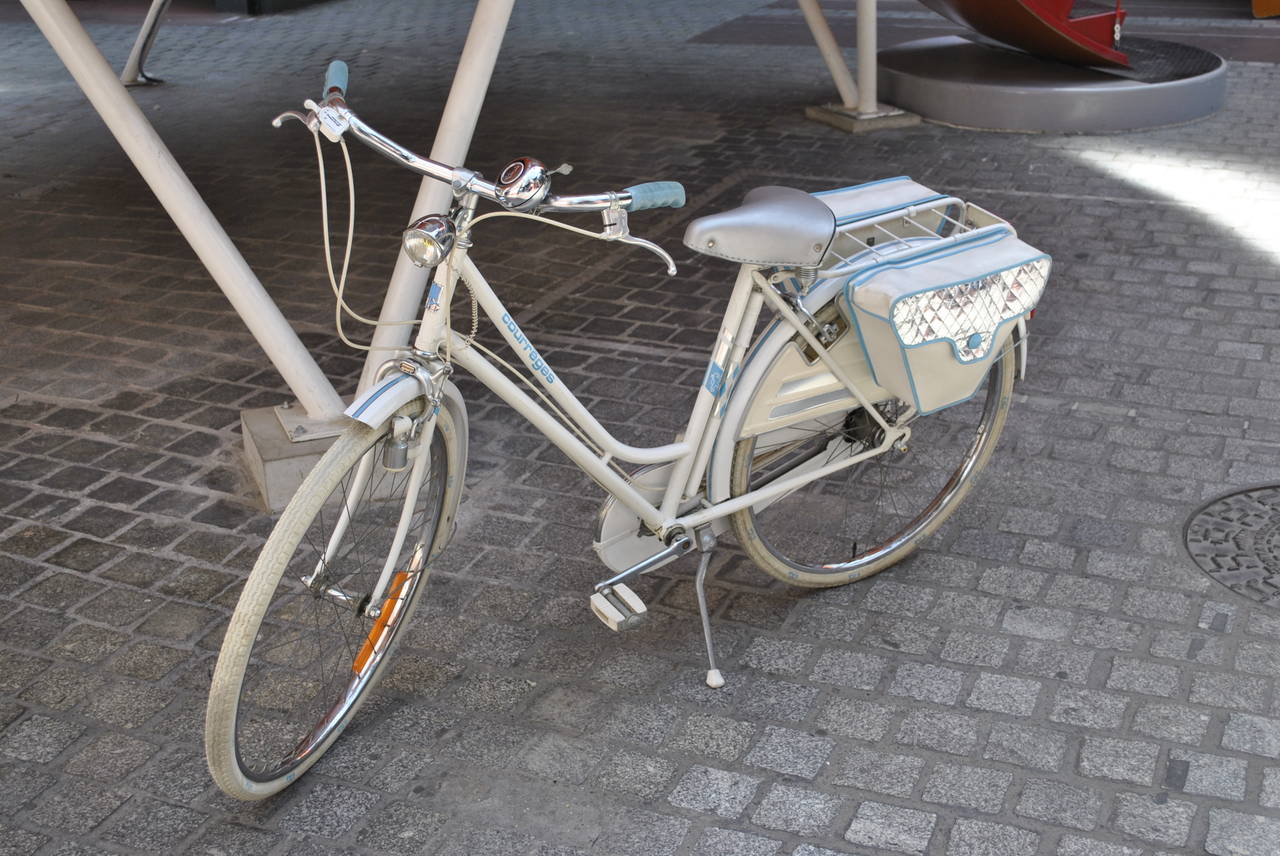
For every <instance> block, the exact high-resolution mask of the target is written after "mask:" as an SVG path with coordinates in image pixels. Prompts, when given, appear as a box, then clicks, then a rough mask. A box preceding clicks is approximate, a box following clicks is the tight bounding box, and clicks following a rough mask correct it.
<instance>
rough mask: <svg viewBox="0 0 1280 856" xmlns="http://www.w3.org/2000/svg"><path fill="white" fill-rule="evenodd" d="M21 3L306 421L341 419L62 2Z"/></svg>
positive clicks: (281, 321)
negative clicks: (303, 410) (268, 360)
mask: <svg viewBox="0 0 1280 856" xmlns="http://www.w3.org/2000/svg"><path fill="white" fill-rule="evenodd" d="M22 5H23V6H25V7H26V9H27V11H28V12H29V13H30V14H31V17H32V18H33V19H34V20H35V22H36V26H38V27H39V28H40V31H41V32H42V33H44V37H45V38H46V39H48V40H49V44H51V45H52V46H53V49H54V50H55V51H57V54H58V57H59V58H60V59H61V60H62V62H63V64H64V65H66V67H67V70H68V71H70V72H71V75H72V77H74V78H75V80H76V83H78V84H79V85H80V88H81V89H82V90H84V94H85V95H86V96H88V98H89V102H90V103H91V104H93V107H94V109H95V110H97V111H98V115H99V116H101V117H102V121H104V122H106V124H107V127H108V128H109V129H110V130H111V133H112V134H114V135H115V138H116V140H117V141H118V142H119V143H120V145H121V147H122V148H123V149H124V150H125V153H126V154H127V155H128V156H129V159H130V160H131V161H133V165H134V166H135V167H137V169H138V172H140V173H141V174H142V177H143V179H145V180H146V182H147V185H148V186H149V187H150V188H151V190H152V192H154V193H155V195H156V197H157V198H158V199H159V200H160V204H161V205H162V206H164V209H165V211H167V212H168V214H169V216H170V217H172V218H173V221H174V223H176V224H177V226H178V229H179V231H181V232H182V235H183V237H185V238H186V239H187V241H188V242H189V243H190V244H191V248H192V249H193V250H195V251H196V255H197V256H199V257H200V261H201V262H203V263H204V266H205V267H206V268H208V270H209V273H210V274H211V275H212V276H213V279H214V281H215V282H217V284H218V286H219V287H220V288H221V289H222V291H223V293H224V294H226V296H227V299H228V300H230V301H231V305H232V306H233V307H234V308H235V310H236V312H237V313H238V314H239V315H240V317H241V319H243V320H244V323H245V324H246V325H247V326H248V327H249V331H250V332H251V333H253V335H254V338H256V339H257V340H258V344H259V345H261V346H262V349H263V350H264V351H266V352H267V356H268V357H270V358H271V362H272V363H273V364H274V365H275V367H276V370H277V371H279V372H280V374H281V375H282V376H283V377H284V380H285V382H286V383H287V384H289V388H290V389H292V390H293V393H294V395H296V396H297V397H298V400H299V401H300V402H302V406H303V407H305V408H306V410H307V415H308V416H310V417H312V418H314V419H330V418H334V417H336V416H337V415H338V414H340V413H341V412H342V399H340V398H339V397H338V394H337V393H336V392H334V389H333V385H332V384H330V383H329V381H328V379H326V378H325V376H324V373H323V372H321V371H320V368H319V366H317V365H316V363H315V360H313V359H312V358H311V355H310V354H309V353H307V349H306V348H305V347H303V345H302V342H300V341H299V340H298V337H297V334H295V333H294V331H293V328H292V327H290V326H289V322H288V321H286V320H285V318H284V316H283V315H281V314H280V309H279V308H278V307H277V306H276V305H275V303H274V302H272V300H271V297H270V296H269V295H268V294H267V292H266V290H265V289H264V288H263V287H262V283H260V282H258V278H257V277H256V276H254V274H253V271H251V270H250V269H249V265H248V264H247V263H246V262H245V260H244V257H243V256H241V255H240V251H239V250H237V249H236V247H235V244H233V243H232V242H231V239H230V238H229V237H227V233H226V232H225V231H223V229H222V226H221V224H219V223H218V221H217V219H215V218H214V216H213V212H211V211H210V210H209V207H208V206H207V205H206V204H205V202H204V200H203V199H201V198H200V194H199V193H197V192H196V189H195V187H193V186H192V184H191V181H190V179H188V178H187V176H186V174H185V173H184V172H183V171H182V168H181V167H180V166H178V162H177V161H175V160H174V158H173V155H172V154H170V152H169V150H168V149H167V148H165V145H164V142H163V141H162V140H161V139H160V136H159V134H157V133H156V130H155V128H153V127H151V124H150V123H149V122H148V121H147V120H146V117H145V116H143V114H142V111H141V110H140V109H138V105H137V104H135V103H134V101H133V99H132V98H130V97H129V93H128V92H126V91H125V88H124V84H122V83H121V82H120V80H119V79H118V78H117V77H116V75H115V72H114V71H112V69H111V67H110V66H109V65H108V64H107V60H106V59H105V58H104V57H103V56H102V53H101V52H100V51H99V50H98V48H97V46H96V45H95V44H94V43H93V40H92V39H90V38H89V34H88V33H86V32H85V31H84V27H82V26H81V25H80V21H79V20H78V19H77V18H76V16H75V15H74V14H73V13H72V12H71V10H70V9H69V8H68V7H67V3H66V0H22Z"/></svg>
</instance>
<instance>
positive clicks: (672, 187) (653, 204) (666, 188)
mask: <svg viewBox="0 0 1280 856" xmlns="http://www.w3.org/2000/svg"><path fill="white" fill-rule="evenodd" d="M626 192H627V193H630V194H631V204H630V205H628V206H626V208H627V210H628V211H643V210H645V209H646V208H683V207H684V185H683V184H681V183H680V182H678V181H647V182H645V183H644V184H636V185H633V186H632V187H628V188H626Z"/></svg>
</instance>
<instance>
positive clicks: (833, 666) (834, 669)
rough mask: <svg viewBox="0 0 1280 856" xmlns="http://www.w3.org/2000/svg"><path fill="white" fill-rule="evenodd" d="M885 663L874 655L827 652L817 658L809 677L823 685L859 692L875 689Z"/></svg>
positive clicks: (852, 652)
mask: <svg viewBox="0 0 1280 856" xmlns="http://www.w3.org/2000/svg"><path fill="white" fill-rule="evenodd" d="M886 664H887V661H886V660H885V658H883V657H877V656H875V655H874V654H863V653H860V652H856V651H827V652H826V653H825V654H823V655H822V656H821V657H819V658H818V662H817V664H816V665H815V666H814V667H813V671H812V672H811V673H810V675H809V677H810V678H811V679H812V680H815V681H818V682H820V683H824V684H836V685H838V686H842V687H852V688H855V689H860V690H870V689H875V687H876V685H877V684H879V683H880V676H881V675H882V674H884V671H885V667H886Z"/></svg>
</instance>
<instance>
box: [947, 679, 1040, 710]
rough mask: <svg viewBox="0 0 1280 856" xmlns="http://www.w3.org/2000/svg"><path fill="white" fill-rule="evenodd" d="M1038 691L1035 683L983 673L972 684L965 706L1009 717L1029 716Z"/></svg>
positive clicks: (1037, 684)
mask: <svg viewBox="0 0 1280 856" xmlns="http://www.w3.org/2000/svg"><path fill="white" fill-rule="evenodd" d="M1040 689H1041V685H1040V684H1039V683H1038V682H1037V681H1030V680H1024V679H1022V678H1014V677H1010V676H1008V675H998V674H994V673H992V672H983V673H982V674H980V675H978V679H977V681H975V682H974V685H973V689H972V690H971V691H970V693H969V698H968V700H967V701H966V702H965V705H966V706H968V707H973V708H977V709H979V710H989V711H992V712H995V713H1004V714H1008V715H1009V716H1030V715H1031V713H1032V711H1034V710H1035V707H1036V700H1037V699H1039V697H1040Z"/></svg>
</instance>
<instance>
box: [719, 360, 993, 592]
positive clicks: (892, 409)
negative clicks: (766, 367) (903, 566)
mask: <svg viewBox="0 0 1280 856" xmlns="http://www.w3.org/2000/svg"><path fill="white" fill-rule="evenodd" d="M1014 360H1015V357H1014V353H1013V349H1012V347H1011V346H1006V350H1005V352H1004V353H1003V354H1001V355H1000V356H998V357H997V358H996V359H995V360H994V363H993V365H992V368H991V371H990V372H989V373H988V375H987V378H986V379H985V380H984V381H983V385H982V386H981V387H979V389H978V392H977V394H976V395H974V397H973V398H971V399H969V400H968V401H966V402H964V403H962V404H958V405H955V406H953V407H949V408H947V409H945V410H941V411H938V412H936V413H932V414H929V415H927V416H921V417H917V418H916V419H914V420H913V421H912V422H911V423H910V424H911V440H910V443H909V444H908V447H907V449H906V451H899V450H897V449H892V448H891V449H889V450H888V451H886V452H883V453H881V454H880V455H878V456H876V457H874V458H870V459H868V460H866V461H862V462H860V463H857V464H853V465H851V466H850V467H847V468H845V469H843V470H837V471H836V472H835V473H833V474H831V475H829V476H826V477H825V478H819V479H817V480H815V481H812V482H810V483H808V484H806V485H804V486H803V487H801V488H799V489H797V490H795V491H792V492H791V493H788V494H785V495H784V496H782V497H781V498H780V499H777V500H774V501H773V502H769V503H767V504H766V503H761V504H760V505H757V506H754V507H751V508H746V509H743V510H742V511H738V512H736V513H734V514H733V515H731V517H730V524H731V525H732V527H733V531H734V534H735V535H736V536H737V538H738V542H739V543H740V544H741V545H742V548H743V550H745V551H746V553H747V554H748V555H749V556H750V557H751V559H752V560H753V561H754V562H755V563H756V564H757V565H759V566H760V568H761V569H762V570H764V571H765V572H767V573H769V574H770V575H772V576H774V577H777V578H778V579H781V580H783V581H785V582H788V583H791V584H793V585H799V586H808V587H825V586H836V585H842V584H844V583H847V582H852V581H853V580H858V579H863V578H865V577H868V576H871V575H872V574H875V573H878V572H880V571H882V570H884V569H885V568H887V567H889V566H891V565H893V564H894V563H896V562H899V561H901V560H902V559H903V558H905V557H906V556H907V555H908V554H909V553H910V552H911V551H912V550H914V549H915V548H916V545H917V544H918V543H919V542H920V541H921V540H922V539H923V538H924V537H925V536H927V535H929V534H930V533H932V532H933V531H934V530H936V529H937V528H938V527H939V526H941V525H942V523H943V521H945V520H946V519H947V518H948V517H949V516H950V515H951V514H952V513H953V512H954V511H955V510H956V508H957V507H958V506H959V504H960V502H961V500H963V499H964V497H965V496H966V494H968V492H969V490H970V488H972V486H973V483H974V480H975V478H976V477H977V475H978V473H979V472H981V470H982V468H983V467H984V466H986V463H987V461H988V460H989V459H990V457H991V453H992V452H993V451H994V450H995V446H996V442H997V440H998V439H999V437H1000V432H1001V430H1002V429H1003V428H1004V423H1005V417H1006V416H1007V414H1008V412H1009V402H1010V399H1011V398H1012V393H1013V377H1014V365H1015V363H1014ZM875 406H876V408H877V409H878V410H879V411H880V413H881V414H882V415H883V416H884V417H885V419H886V421H888V422H890V423H893V422H894V421H895V420H896V419H897V418H898V415H899V414H900V413H902V412H905V411H906V405H905V404H903V402H901V401H897V400H890V401H886V402H881V403H879V404H876V405H875ZM750 409H751V408H748V410H750ZM880 441H881V429H880V428H879V425H878V423H876V422H875V420H874V419H873V418H872V417H871V416H870V415H868V414H867V413H866V412H865V411H864V410H863V409H862V408H855V409H854V410H850V411H847V412H843V413H834V414H831V415H828V416H823V417H819V418H816V419H814V420H812V421H810V422H807V423H801V424H800V425H795V426H791V427H789V428H785V429H781V430H778V431H773V432H770V433H766V434H761V435H759V436H754V437H745V438H743V439H740V440H739V441H738V442H737V444H736V445H735V447H734V454H733V464H732V467H731V470H730V489H731V491H732V494H733V495H734V496H741V495H742V494H744V493H747V492H748V491H749V490H756V489H758V488H761V487H764V486H766V485H768V484H769V483H770V482H772V481H774V480H776V479H779V478H784V477H786V476H787V475H789V474H791V473H795V472H803V471H804V470H805V469H806V468H813V467H814V466H815V465H819V464H825V463H828V462H833V461H835V460H837V459H839V458H840V457H841V456H846V457H851V456H853V455H856V454H858V453H860V452H863V451H865V450H867V449H871V448H875V447H876V446H877V445H879V443H880Z"/></svg>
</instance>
